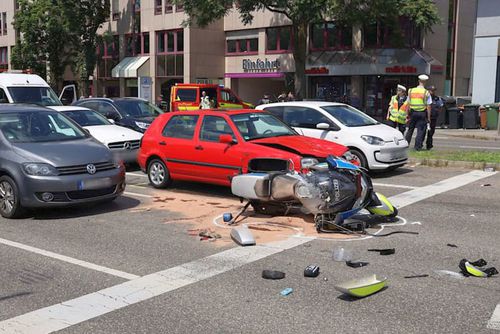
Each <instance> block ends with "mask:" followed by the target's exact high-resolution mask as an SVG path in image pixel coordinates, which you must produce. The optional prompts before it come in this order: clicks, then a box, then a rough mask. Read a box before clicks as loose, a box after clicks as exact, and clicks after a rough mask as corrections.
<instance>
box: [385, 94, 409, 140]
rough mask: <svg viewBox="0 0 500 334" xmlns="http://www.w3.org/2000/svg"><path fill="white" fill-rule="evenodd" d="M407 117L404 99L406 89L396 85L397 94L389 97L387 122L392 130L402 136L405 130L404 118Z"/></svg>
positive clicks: (406, 105)
mask: <svg viewBox="0 0 500 334" xmlns="http://www.w3.org/2000/svg"><path fill="white" fill-rule="evenodd" d="M407 116H408V101H407V97H406V87H405V86H403V85H398V93H397V95H394V96H393V97H391V101H390V102H389V109H388V110H387V120H388V121H390V122H391V125H392V127H393V128H397V129H398V130H399V131H401V133H402V134H403V135H404V134H405V130H406V118H407Z"/></svg>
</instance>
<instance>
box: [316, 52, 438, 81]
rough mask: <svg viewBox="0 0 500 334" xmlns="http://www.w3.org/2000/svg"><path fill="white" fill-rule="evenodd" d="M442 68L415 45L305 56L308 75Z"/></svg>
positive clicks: (412, 72) (413, 72) (434, 70)
mask: <svg viewBox="0 0 500 334" xmlns="http://www.w3.org/2000/svg"><path fill="white" fill-rule="evenodd" d="M442 71H443V66H442V64H441V63H440V62H439V61H438V60H436V59H434V58H433V57H432V56H431V55H429V54H428V53H426V52H425V51H422V50H415V49H374V50H364V51H362V52H354V51H336V52H331V51H330V52H329V51H324V52H313V53H311V54H309V56H308V57H307V60H306V73H307V74H308V75H348V76H351V75H419V74H422V73H426V74H441V73H442Z"/></svg>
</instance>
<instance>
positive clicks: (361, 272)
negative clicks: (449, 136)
mask: <svg viewBox="0 0 500 334" xmlns="http://www.w3.org/2000/svg"><path fill="white" fill-rule="evenodd" d="M454 177H455V178H454ZM127 178H128V188H127V194H126V195H124V196H123V197H122V198H119V199H118V200H117V201H116V202H115V203H113V204H111V205H107V206H102V205H101V206H90V207H85V208H80V209H67V210H57V211H38V212H36V213H34V214H33V216H31V217H28V218H27V219H23V220H19V221H12V220H5V219H1V218H0V238H1V239H0V259H1V264H2V270H1V271H0V279H1V283H0V333H16V331H17V332H19V333H46V332H49V331H50V330H47V329H50V328H52V329H54V328H55V329H58V330H60V332H61V333H235V332H238V333H257V332H260V333H305V332H307V333H403V332H404V333H457V332H459V333H462V332H479V333H489V332H491V333H498V331H497V330H493V329H488V328H487V325H488V322H489V321H490V319H491V318H492V316H493V319H495V316H494V315H493V314H494V310H495V307H496V305H497V304H499V303H500V281H499V280H500V276H496V277H495V276H494V277H491V278H487V279H480V278H457V277H454V276H449V275H443V274H439V273H438V272H437V271H439V270H448V271H454V272H457V271H458V263H459V262H460V260H461V259H462V258H467V259H470V260H477V259H479V258H484V259H486V260H487V261H488V262H489V264H491V265H493V266H497V268H499V269H500V249H499V248H498V240H500V232H499V230H498V222H499V219H498V215H499V213H500V196H499V189H500V174H494V173H491V174H484V173H482V172H480V171H479V172H478V171H477V172H473V173H472V174H471V172H470V171H468V170H461V169H451V168H447V169H437V168H426V167H412V166H408V167H405V168H403V169H399V170H397V171H395V172H391V173H386V174H377V175H376V176H375V178H374V180H373V181H374V183H375V187H376V189H377V190H378V191H380V192H382V193H384V194H386V195H387V196H391V199H394V201H396V202H398V203H401V204H402V206H403V207H402V208H401V209H400V210H399V211H400V217H401V219H400V221H399V222H396V223H392V225H391V224H389V226H386V227H385V228H384V230H383V231H382V232H381V233H380V234H384V233H387V232H391V231H398V230H401V231H413V232H418V233H419V234H418V235H410V234H394V235H391V236H386V237H373V238H365V239H363V240H358V239H354V240H350V241H346V240H338V239H337V240H327V239H322V238H321V235H318V237H319V238H316V239H303V238H292V239H289V240H285V241H284V242H283V243H281V244H273V245H271V246H268V245H258V246H255V247H246V248H243V247H238V246H236V245H233V244H231V243H222V244H219V243H218V242H214V243H208V242H200V241H199V240H198V239H197V238H193V237H191V236H189V235H188V234H187V232H186V231H187V229H189V226H190V225H189V223H190V222H189V221H185V222H183V223H168V224H166V223H165V221H167V220H169V219H172V218H178V217H179V216H182V215H183V214H185V215H188V213H189V214H192V213H193V212H196V210H197V207H198V206H199V205H202V204H203V203H207V202H208V201H209V200H210V199H220V198H227V197H230V196H231V195H230V192H229V191H228V190H227V189H225V188H219V187H212V186H202V185H194V184H186V183H183V184H174V186H175V187H176V189H178V191H179V192H191V193H199V194H200V196H199V201H198V202H194V203H191V204H190V205H186V207H185V213H182V212H177V211H175V212H174V211H169V205H168V202H167V203H166V204H165V205H164V207H158V208H155V209H147V210H144V209H143V208H144V207H145V205H147V204H148V203H150V202H151V201H153V200H154V196H158V195H161V191H157V190H153V189H152V188H150V187H149V186H147V184H146V182H147V179H146V178H144V176H141V173H140V172H137V171H135V172H133V173H132V174H129V175H128V176H127ZM450 178H453V179H452V180H451V181H450V180H449V179H450ZM461 184H463V185H461ZM486 184H489V186H484V185H486ZM460 185H461V186H460ZM433 194H436V195H434V196H432V195H433ZM408 203H411V204H408ZM221 210H222V211H223V209H221ZM369 231H370V232H371V233H375V232H377V231H378V229H377V228H372V229H370V230H369ZM447 244H454V245H456V246H457V247H449V246H447ZM337 247H344V248H346V249H349V250H350V251H351V252H352V253H353V254H354V257H355V258H356V259H359V260H362V261H366V262H369V265H368V266H366V267H363V268H357V269H354V268H349V267H347V266H346V265H345V264H344V263H342V262H334V261H333V260H332V251H333V250H334V249H335V248H337ZM370 248H395V249H396V253H395V254H394V255H389V256H381V255H378V254H377V253H373V252H368V251H367V249H370ZM47 252H52V253H47ZM309 264H316V265H319V266H320V268H321V274H320V276H319V277H317V278H304V277H303V270H304V268H305V267H306V266H307V265H309ZM263 269H276V270H282V271H284V272H286V278H285V279H283V280H279V281H269V280H264V279H262V278H261V272H262V270H263ZM370 274H377V275H379V276H386V277H387V278H388V287H387V288H386V289H385V290H383V291H381V292H379V293H377V294H375V295H372V296H370V297H367V298H364V299H352V298H349V297H346V296H344V295H342V294H341V293H340V292H338V291H336V290H335V289H334V285H335V284H336V283H339V282H342V281H345V280H349V279H353V278H359V277H363V276H366V275H370ZM423 274H426V275H429V276H428V277H422V278H404V277H405V276H411V275H423ZM287 287H290V288H293V293H292V294H290V295H288V296H286V297H284V296H281V295H280V291H281V290H283V289H284V288H287ZM498 318H499V319H498V320H499V321H500V315H498ZM491 324H492V323H490V327H492V325H491ZM30 326H32V327H30ZM51 326H52V327H51ZM498 328H499V329H500V326H499V327H498Z"/></svg>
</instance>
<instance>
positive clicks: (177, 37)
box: [156, 30, 184, 77]
mask: <svg viewBox="0 0 500 334" xmlns="http://www.w3.org/2000/svg"><path fill="white" fill-rule="evenodd" d="M183 53H184V31H183V30H166V31H158V32H157V33H156V54H157V56H156V74H157V76H159V77H171V76H175V77H181V76H183V75H184V54H183Z"/></svg>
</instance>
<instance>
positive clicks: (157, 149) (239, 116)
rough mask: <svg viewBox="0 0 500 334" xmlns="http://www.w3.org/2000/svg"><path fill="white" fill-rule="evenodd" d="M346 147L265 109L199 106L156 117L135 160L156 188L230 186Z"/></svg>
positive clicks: (321, 158) (320, 158)
mask: <svg viewBox="0 0 500 334" xmlns="http://www.w3.org/2000/svg"><path fill="white" fill-rule="evenodd" d="M346 152H348V148H347V147H345V146H343V145H339V144H335V143H332V142H329V141H326V140H321V139H314V138H309V137H304V136H301V135H299V134H297V133H296V132H295V131H294V130H293V129H292V128H290V127H289V126H287V125H286V124H285V123H283V122H282V121H280V120H279V119H277V118H276V117H274V116H273V115H271V114H270V113H267V112H263V111H259V110H236V111H218V110H203V111H201V110H200V111H191V112H182V113H180V112H178V113H167V114H163V115H160V116H159V117H158V118H156V119H155V121H154V122H153V123H152V124H151V126H150V127H149V128H148V130H147V131H146V133H145V134H144V137H143V138H142V143H141V149H140V152H139V157H138V161H139V165H140V166H141V169H142V170H143V171H144V172H146V173H147V174H148V177H149V181H150V182H151V184H152V185H153V186H154V187H155V188H164V187H166V186H167V185H168V184H169V183H170V182H171V181H172V180H188V181H197V182H205V183H213V184H219V185H224V186H230V185H231V178H232V177H233V176H235V175H238V174H241V173H248V172H269V171H287V170H290V169H295V170H297V171H300V170H304V169H307V168H308V167H310V166H311V165H313V164H315V163H317V162H321V161H324V160H325V159H326V157H327V156H328V155H335V156H338V157H342V156H343V155H344V154H346Z"/></svg>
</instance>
